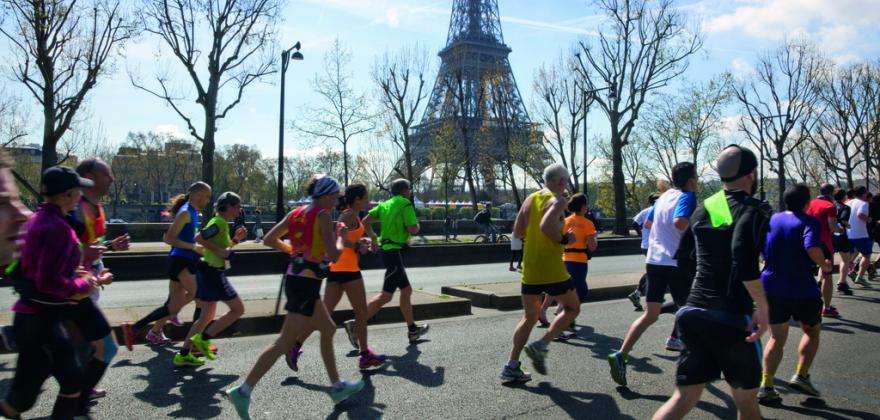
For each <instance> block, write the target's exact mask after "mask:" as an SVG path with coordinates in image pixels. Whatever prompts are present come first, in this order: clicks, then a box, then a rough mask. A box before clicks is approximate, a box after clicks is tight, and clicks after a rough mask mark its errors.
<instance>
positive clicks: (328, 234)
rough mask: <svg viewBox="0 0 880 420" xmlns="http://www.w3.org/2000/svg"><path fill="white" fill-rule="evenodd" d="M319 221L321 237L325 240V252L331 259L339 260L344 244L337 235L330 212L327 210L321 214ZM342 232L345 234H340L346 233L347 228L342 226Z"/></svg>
mask: <svg viewBox="0 0 880 420" xmlns="http://www.w3.org/2000/svg"><path fill="white" fill-rule="evenodd" d="M317 223H318V227H319V228H320V229H321V238H322V239H323V240H324V252H325V253H326V254H327V257H328V258H329V259H330V261H336V260H338V259H339V254H341V253H342V248H343V246H344V245H343V244H342V241H340V240H338V239H339V238H338V237H337V236H336V230H335V229H333V221H332V220H330V214H329V213H327V212H322V213H321V214H319V215H318V220H317ZM342 233H343V235H340V236H344V235H345V228H342Z"/></svg>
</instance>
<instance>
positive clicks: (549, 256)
mask: <svg viewBox="0 0 880 420" xmlns="http://www.w3.org/2000/svg"><path fill="white" fill-rule="evenodd" d="M568 178H569V173H568V170H567V169H566V168H565V167H564V166H562V165H560V164H553V165H550V166H548V167H546V168H545V169H544V188H543V189H541V190H540V191H537V192H535V193H532V195H530V196H529V197H528V198H526V201H525V202H524V203H523V205H522V207H521V208H520V210H519V214H517V216H516V222H515V223H514V225H513V234H514V236H516V237H517V238H528V240H527V241H525V243H524V248H523V275H522V286H521V292H522V300H523V309H524V313H523V318H522V319H521V320H520V321H519V324H518V325H517V327H516V330H515V331H514V334H513V349H511V351H510V359H509V360H508V361H507V364H505V365H504V368H503V370H502V371H501V380H502V381H503V382H505V383H509V382H527V381H529V380H530V379H531V376H530V375H529V374H528V373H527V372H523V370H522V368H521V366H520V362H519V356H520V352H521V351H523V350H525V352H526V356H528V357H529V358H530V359H531V360H532V364H533V365H534V367H535V370H536V371H537V372H538V373H540V374H542V375H545V374H547V367H546V364H545V360H546V358H547V346H548V345H549V344H550V342H551V341H553V339H554V338H556V337H557V336H559V334H560V333H561V332H562V331H563V330H564V329H565V328H566V327H568V325H569V324H571V322H572V321H573V320H574V319H575V318H576V317H577V315H578V313H579V312H580V302H579V301H578V297H577V294H576V293H575V291H574V285H573V284H572V282H571V278H570V277H569V275H568V271H566V269H565V265H564V264H563V262H562V253H563V251H564V249H565V245H566V244H567V243H569V242H570V241H571V240H572V234H571V232H563V230H562V229H563V226H564V222H563V217H564V215H565V208H566V206H567V205H568V202H567V200H566V199H565V197H564V196H563V193H564V192H565V189H566V187H567V186H568ZM542 293H546V294H548V295H550V296H552V297H553V298H555V299H556V301H557V302H559V304H560V305H562V307H563V312H562V313H561V314H560V315H559V316H557V317H556V318H555V319H554V320H553V323H552V324H551V325H550V328H548V329H547V332H546V333H545V334H544V336H543V337H541V339H539V340H536V341H533V342H532V343H531V344H529V345H526V342H527V341H528V339H529V334H531V332H532V329H533V328H534V327H535V323H537V322H538V316H539V314H540V312H541V300H542V298H541V294H542Z"/></svg>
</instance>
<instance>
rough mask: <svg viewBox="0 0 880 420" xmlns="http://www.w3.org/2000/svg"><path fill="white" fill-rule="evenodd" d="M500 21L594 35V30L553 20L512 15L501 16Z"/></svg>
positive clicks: (547, 29) (554, 30)
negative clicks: (545, 20) (546, 20)
mask: <svg viewBox="0 0 880 420" xmlns="http://www.w3.org/2000/svg"><path fill="white" fill-rule="evenodd" d="M501 21H502V22H508V23H513V24H517V25H522V26H526V27H529V28H532V29H540V30H545V31H551V32H564V33H572V34H581V35H590V36H595V35H596V32H595V31H591V30H587V29H585V28H584V27H578V26H569V25H566V24H559V23H553V22H543V21H539V20H531V19H522V18H517V17H513V16H501Z"/></svg>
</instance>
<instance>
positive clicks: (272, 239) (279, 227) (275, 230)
mask: <svg viewBox="0 0 880 420" xmlns="http://www.w3.org/2000/svg"><path fill="white" fill-rule="evenodd" d="M291 213H293V211H291ZM289 217H290V213H287V216H285V217H284V218H283V219H281V221H280V222H278V224H276V225H275V226H272V229H271V230H269V233H267V234H266V236H264V237H263V245H266V246H268V247H269V248H273V249H277V250H279V251H281V252H283V253H285V254H290V252H291V251H292V248H291V246H290V244H289V243H287V242H284V241H282V240H281V237H283V236H284V235H286V234H287V219H288V218H289Z"/></svg>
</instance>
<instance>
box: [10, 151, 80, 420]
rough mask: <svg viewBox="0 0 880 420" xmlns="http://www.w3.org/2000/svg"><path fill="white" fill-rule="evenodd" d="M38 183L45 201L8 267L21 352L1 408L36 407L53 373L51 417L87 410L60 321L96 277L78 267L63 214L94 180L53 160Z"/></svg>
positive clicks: (14, 412)
mask: <svg viewBox="0 0 880 420" xmlns="http://www.w3.org/2000/svg"><path fill="white" fill-rule="evenodd" d="M40 184H41V185H40V187H41V193H42V195H43V196H44V197H45V201H44V202H43V203H42V204H40V206H39V207H38V208H37V212H36V213H35V214H34V215H33V217H32V218H31V219H30V220H29V221H28V222H27V226H26V228H27V232H26V233H25V235H24V245H23V246H22V247H21V254H20V257H19V259H18V261H14V262H13V263H12V264H10V265H9V267H7V269H6V276H7V277H9V278H10V279H12V282H13V285H14V286H15V289H16V292H17V293H18V294H19V296H20V298H19V300H18V301H17V302H16V303H15V305H14V306H13V307H12V310H13V311H14V312H15V317H14V319H13V331H14V335H15V340H16V341H17V343H18V349H19V353H18V360H17V362H16V367H15V378H14V379H13V381H12V385H11V387H10V388H9V392H8V394H7V396H6V399H5V400H3V401H0V414H2V415H3V416H5V417H10V418H15V417H16V416H18V415H20V414H21V413H22V412H25V411H27V410H29V409H30V408H31V407H33V405H34V403H36V400H37V397H38V396H39V394H40V391H41V388H42V386H43V382H45V381H46V379H47V378H48V377H49V376H50V375H51V376H54V377H55V379H56V380H57V381H58V384H59V386H60V390H59V391H58V397H57V399H56V400H55V406H54V408H53V410H52V418H64V419H67V418H73V417H74V416H78V415H85V414H87V413H86V412H83V411H82V408H81V405H80V404H79V401H78V399H79V397H80V395H81V393H80V389H81V387H82V382H83V372H82V368H81V367H80V366H79V363H78V362H77V360H76V352H75V351H74V349H73V346H72V345H71V343H70V342H69V340H68V338H67V335H66V334H65V333H64V332H63V330H62V327H61V321H63V320H64V318H65V316H66V311H67V310H68V308H70V307H72V305H71V304H70V301H71V299H72V298H74V297H76V296H77V295H83V296H84V295H86V294H88V292H89V291H90V290H91V288H92V287H95V285H96V284H97V279H96V278H95V277H94V276H93V275H91V274H90V273H89V272H87V271H84V270H81V269H80V263H81V260H82V252H81V251H80V247H79V240H78V239H77V237H76V233H75V232H74V230H73V229H72V228H71V227H70V225H69V224H68V223H67V220H66V219H65V214H67V213H68V212H70V211H71V210H73V208H74V207H75V206H76V204H77V203H78V202H79V199H80V196H81V195H82V192H81V191H80V188H82V187H90V186H92V182H91V181H89V180H87V179H84V178H80V177H79V176H78V175H77V174H76V172H74V171H73V170H72V169H70V168H65V167H59V166H55V167H51V168H49V169H46V171H44V172H43V175H42V180H41V183H40ZM34 331H39V332H40V334H34Z"/></svg>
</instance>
